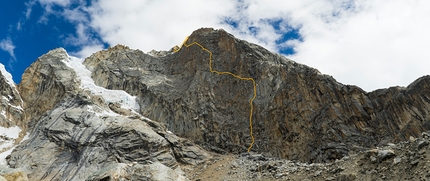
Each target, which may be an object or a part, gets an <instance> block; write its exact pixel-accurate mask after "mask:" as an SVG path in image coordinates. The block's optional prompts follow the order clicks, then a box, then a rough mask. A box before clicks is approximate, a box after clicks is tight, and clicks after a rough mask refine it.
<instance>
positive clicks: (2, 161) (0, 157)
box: [0, 146, 15, 165]
mask: <svg viewBox="0 0 430 181" xmlns="http://www.w3.org/2000/svg"><path fill="white" fill-rule="evenodd" d="M13 149H15V146H14V147H12V148H11V149H9V150H7V151H5V152H2V153H0V165H7V162H6V157H7V156H9V155H10V154H11V153H12V151H13Z"/></svg>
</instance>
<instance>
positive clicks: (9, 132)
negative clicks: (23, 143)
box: [0, 126, 21, 139]
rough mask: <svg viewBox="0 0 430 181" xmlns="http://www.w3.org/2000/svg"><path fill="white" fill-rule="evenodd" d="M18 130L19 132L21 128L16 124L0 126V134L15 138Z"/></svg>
mask: <svg viewBox="0 0 430 181" xmlns="http://www.w3.org/2000/svg"><path fill="white" fill-rule="evenodd" d="M20 132H21V128H19V127H18V126H14V127H9V128H5V127H1V126H0V136H5V137H8V138H12V139H17V138H18V136H19V133H20Z"/></svg>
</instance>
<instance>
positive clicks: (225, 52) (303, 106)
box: [84, 29, 430, 162]
mask: <svg viewBox="0 0 430 181" xmlns="http://www.w3.org/2000/svg"><path fill="white" fill-rule="evenodd" d="M192 42H198V43H199V44H200V45H202V46H203V47H205V48H206V49H208V50H210V51H211V52H212V58H213V63H212V67H213V69H214V70H218V71H226V72H232V73H234V74H236V75H240V76H242V77H251V78H253V79H254V80H255V81H256V84H257V98H256V99H255V101H254V112H253V115H254V116H253V120H254V121H253V123H252V124H253V128H254V130H253V132H254V134H255V144H254V146H253V148H252V151H255V152H268V153H271V154H272V155H273V156H275V157H281V158H288V159H297V160H301V161H311V162H325V161H330V160H335V159H339V158H341V157H343V156H345V155H347V154H348V152H350V151H359V150H363V149H367V148H370V147H373V146H376V145H378V144H379V143H388V142H398V141H401V140H405V139H407V138H409V136H417V135H419V134H420V133H421V132H422V131H424V130H428V129H430V127H429V126H430V114H429V111H430V99H429V98H430V91H429V83H430V77H429V76H425V77H422V78H419V79H418V80H416V81H415V82H413V83H412V84H411V85H409V86H408V87H406V88H400V87H393V88H389V89H383V90H376V91H373V92H370V93H367V92H365V91H363V90H362V89H360V88H359V87H356V86H351V85H343V84H341V83H338V82H337V81H336V80H335V79H334V78H332V77H330V76H328V75H323V74H321V73H320V72H319V71H318V70H316V69H314V68H310V67H307V66H305V65H302V64H298V63H296V62H294V61H291V60H288V59H287V58H285V57H283V56H280V55H277V54H274V53H271V52H269V51H267V50H266V49H264V48H262V47H259V46H257V45H254V44H250V43H248V42H245V41H242V40H239V39H236V38H234V37H233V36H232V35H230V34H228V33H227V32H225V31H223V30H213V29H200V30H197V31H195V32H194V33H193V34H192V35H191V36H190V38H189V39H188V41H187V42H186V44H191V43H192ZM209 61H210V60H209V53H208V52H206V51H203V50H202V48H201V47H199V46H197V45H193V46H190V47H188V48H187V47H183V48H182V49H181V50H180V51H179V52H177V53H172V52H158V53H154V55H148V54H145V53H143V52H141V51H139V50H131V49H128V48H126V47H122V46H117V47H114V48H111V49H109V50H106V51H101V52H98V53H96V54H94V55H92V56H90V57H89V58H87V59H86V60H85V62H84V64H85V65H86V66H87V67H88V68H89V69H90V70H92V78H93V79H94V81H95V83H96V84H97V85H99V86H102V87H105V88H107V89H116V90H124V91H126V92H128V93H129V94H131V95H134V96H137V97H139V105H140V107H141V110H140V112H141V113H142V114H143V115H145V116H147V117H148V118H150V119H153V120H156V121H158V122H161V123H163V124H164V125H166V127H167V128H168V129H169V130H171V131H172V132H174V133H175V134H177V135H179V136H181V137H186V138H188V139H191V140H194V141H196V142H197V143H199V144H203V145H205V144H208V145H211V146H215V147H219V148H221V149H224V150H227V151H233V152H244V151H246V148H247V147H248V146H249V144H250V143H251V137H250V135H249V126H248V124H249V120H248V116H249V109H250V107H249V105H248V101H249V100H250V99H251V98H252V93H253V85H252V83H251V82H249V81H242V80H239V79H237V78H234V77H232V76H230V75H218V74H215V73H211V72H210V71H209V69H210V62H209Z"/></svg>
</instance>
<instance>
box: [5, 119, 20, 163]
mask: <svg viewBox="0 0 430 181" xmlns="http://www.w3.org/2000/svg"><path fill="white" fill-rule="evenodd" d="M20 132H21V128H19V127H18V126H14V127H9V128H5V127H1V126H0V165H6V160H5V158H6V156H8V155H10V153H11V152H12V150H13V148H15V147H12V146H13V145H14V143H15V140H16V139H17V138H18V137H19V133H20ZM11 147H12V148H11ZM3 150H5V151H4V152H2V151H3Z"/></svg>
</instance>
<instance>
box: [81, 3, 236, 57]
mask: <svg viewBox="0 0 430 181" xmlns="http://www.w3.org/2000/svg"><path fill="white" fill-rule="evenodd" d="M234 7H235V3H232V1H229V0H218V1H192V0H183V1H176V0H167V1H149V0H146V1H145V0H139V1H137V0H124V1H109V0H100V1H97V2H96V3H95V4H93V6H92V7H91V8H90V9H89V12H90V14H91V19H92V21H91V24H90V26H92V27H93V28H94V29H95V30H97V32H99V33H100V36H101V37H103V40H104V41H106V42H107V43H109V44H111V45H115V44H119V43H120V44H125V45H127V46H129V47H131V48H139V49H142V50H144V51H150V50H152V49H162V50H166V49H170V48H171V47H173V46H174V45H176V44H178V43H180V42H182V40H183V39H184V38H185V37H186V36H187V35H189V34H190V33H191V32H192V31H194V30H196V29H198V28H201V27H226V28H228V26H226V25H223V24H222V21H221V19H222V18H223V16H224V15H226V14H229V13H230V12H231V11H234Z"/></svg>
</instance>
